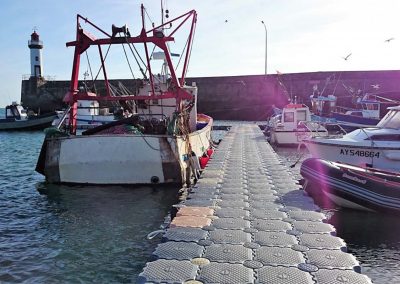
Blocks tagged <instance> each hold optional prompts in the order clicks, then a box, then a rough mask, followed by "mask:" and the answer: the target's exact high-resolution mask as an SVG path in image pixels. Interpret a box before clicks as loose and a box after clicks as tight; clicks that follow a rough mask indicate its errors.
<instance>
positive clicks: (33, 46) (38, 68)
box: [28, 30, 43, 78]
mask: <svg viewBox="0 0 400 284" xmlns="http://www.w3.org/2000/svg"><path fill="white" fill-rule="evenodd" d="M28 46H29V49H30V50H31V77H36V78H41V77H43V64H42V48H43V42H42V41H41V40H39V34H38V33H37V32H36V30H33V33H32V34H31V39H30V40H29V41H28Z"/></svg>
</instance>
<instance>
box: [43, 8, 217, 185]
mask: <svg viewBox="0 0 400 284" xmlns="http://www.w3.org/2000/svg"><path fill="white" fill-rule="evenodd" d="M146 15H148V12H147V11H146V10H145V8H144V6H143V5H141V18H142V21H141V31H140V33H139V35H138V36H131V33H130V31H129V29H128V28H127V27H126V26H123V27H115V26H114V25H113V27H112V33H111V34H110V33H107V32H106V31H104V30H103V29H100V28H99V27H97V26H96V25H95V24H93V23H92V22H91V21H90V20H88V19H87V18H85V17H82V16H81V15H77V28H76V32H77V33H76V40H75V41H72V42H68V43H67V46H73V47H75V52H74V61H73V68H72V76H71V78H72V79H71V86H70V91H69V93H68V95H67V101H68V103H69V108H70V110H69V113H68V115H69V126H68V127H67V129H68V132H67V133H65V132H62V131H60V130H59V129H57V128H55V129H49V130H47V134H46V138H45V140H44V142H43V145H42V149H41V152H40V155H39V158H38V162H37V166H36V171H38V172H39V173H41V174H43V175H44V176H45V177H46V180H47V181H48V182H51V183H73V184H161V183H189V182H190V180H191V178H193V177H196V176H197V174H198V170H199V169H200V165H199V159H200V158H201V157H203V156H204V155H206V153H207V150H210V147H211V144H212V140H211V129H212V123H213V119H212V118H211V117H209V116H207V115H204V114H197V105H196V103H197V86H196V85H195V84H193V85H191V86H187V85H185V75H186V72H187V68H188V63H189V57H190V53H191V49H192V41H193V36H194V30H195V27H196V22H197V13H196V11H194V10H192V11H189V12H187V13H185V14H184V15H181V16H179V17H177V18H174V19H172V20H168V21H165V22H164V20H162V23H161V24H160V25H158V26H157V25H155V24H154V23H153V24H152V25H151V26H152V27H151V28H150V29H148V30H146V19H147V17H146ZM162 19H164V17H162ZM85 24H87V25H89V26H90V27H91V28H92V29H94V30H95V31H96V32H98V33H101V34H102V35H103V38H96V37H95V36H94V35H93V34H92V33H89V32H87V31H86V30H84V29H83V27H84V25H85ZM185 26H189V31H188V36H187V40H186V41H185V42H186V44H184V48H183V51H182V55H181V57H182V62H183V65H180V66H181V72H182V73H181V76H180V78H178V75H177V72H179V71H178V69H175V66H174V65H173V61H172V57H171V53H170V48H171V43H172V42H173V41H174V40H175V38H174V35H175V34H176V32H177V31H178V30H182V29H183V27H185ZM167 32H168V34H167ZM115 45H117V46H118V45H119V46H121V45H122V47H123V48H124V51H131V55H132V57H133V58H134V59H136V60H135V61H136V63H137V65H138V69H139V71H140V74H141V75H142V76H143V79H142V80H137V79H136V82H139V83H138V84H137V86H136V87H135V88H134V89H133V90H129V94H126V95H121V96H113V95H112V94H111V90H110V89H111V88H110V85H109V84H108V80H107V78H108V75H107V72H106V65H105V56H104V55H103V51H102V47H103V46H106V47H107V48H109V47H113V46H115ZM92 46H94V47H95V48H96V49H97V50H98V54H99V58H100V62H101V66H100V70H102V72H103V74H104V83H105V90H106V94H105V95H102V96H100V95H97V94H94V95H93V94H90V90H93V89H94V88H80V87H79V81H78V75H79V67H80V56H81V54H82V53H84V52H86V50H87V49H89V48H90V47H92ZM107 52H108V50H107ZM156 52H157V53H156ZM156 54H158V55H157V56H155V55H156ZM106 55H107V53H106ZM125 55H127V53H125ZM132 57H131V58H132ZM156 57H157V58H161V60H162V64H160V65H162V70H161V74H153V70H154V69H153V68H154V64H155V63H154V60H155V59H157V58H156ZM126 59H127V61H128V62H129V60H128V59H129V58H128V57H126ZM107 60H108V59H107ZM131 65H132V64H130V65H129V66H130V69H131V67H132V66H131ZM139 71H138V72H139ZM91 73H92V72H91ZM126 93H128V92H126ZM94 96H96V100H97V101H105V102H114V103H120V104H121V102H123V104H121V105H130V106H131V107H132V108H134V111H133V112H132V113H131V115H130V116H129V117H127V118H124V119H121V120H118V121H114V122H111V123H109V124H106V125H102V126H98V127H96V128H92V129H88V130H86V131H84V132H83V133H82V134H81V135H77V131H76V129H77V119H76V116H77V102H78V100H93V98H94Z"/></svg>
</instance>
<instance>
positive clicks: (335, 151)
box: [303, 106, 400, 171]
mask: <svg viewBox="0 0 400 284" xmlns="http://www.w3.org/2000/svg"><path fill="white" fill-rule="evenodd" d="M388 110H389V111H388V113H387V114H386V115H385V116H384V117H383V118H382V119H381V120H380V122H379V123H378V124H377V125H376V127H370V128H362V129H357V130H354V131H352V132H350V133H348V134H346V135H344V136H342V137H338V138H323V137H312V138H309V139H306V140H304V141H303V143H304V144H305V145H306V147H307V148H308V150H309V151H310V153H311V155H312V156H313V157H315V158H320V159H324V160H328V161H334V162H336V161H337V162H342V163H347V164H351V165H357V166H368V167H372V168H377V169H389V170H396V171H399V170H400V106H396V107H389V108H388Z"/></svg>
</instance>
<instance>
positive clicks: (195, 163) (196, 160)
mask: <svg viewBox="0 0 400 284" xmlns="http://www.w3.org/2000/svg"><path fill="white" fill-rule="evenodd" d="M190 163H191V165H192V167H193V168H194V169H195V170H197V171H200V170H201V168H200V162H199V158H197V156H196V153H195V152H192V155H191V156H190Z"/></svg>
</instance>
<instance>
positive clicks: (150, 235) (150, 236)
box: [146, 230, 165, 240]
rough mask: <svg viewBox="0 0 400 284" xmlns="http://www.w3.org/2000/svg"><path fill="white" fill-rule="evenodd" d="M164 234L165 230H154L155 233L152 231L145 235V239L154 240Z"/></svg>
mask: <svg viewBox="0 0 400 284" xmlns="http://www.w3.org/2000/svg"><path fill="white" fill-rule="evenodd" d="M164 232H165V230H156V231H153V232H151V233H148V234H147V237H146V239H148V240H152V239H154V238H155V237H157V236H158V235H160V234H164Z"/></svg>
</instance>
